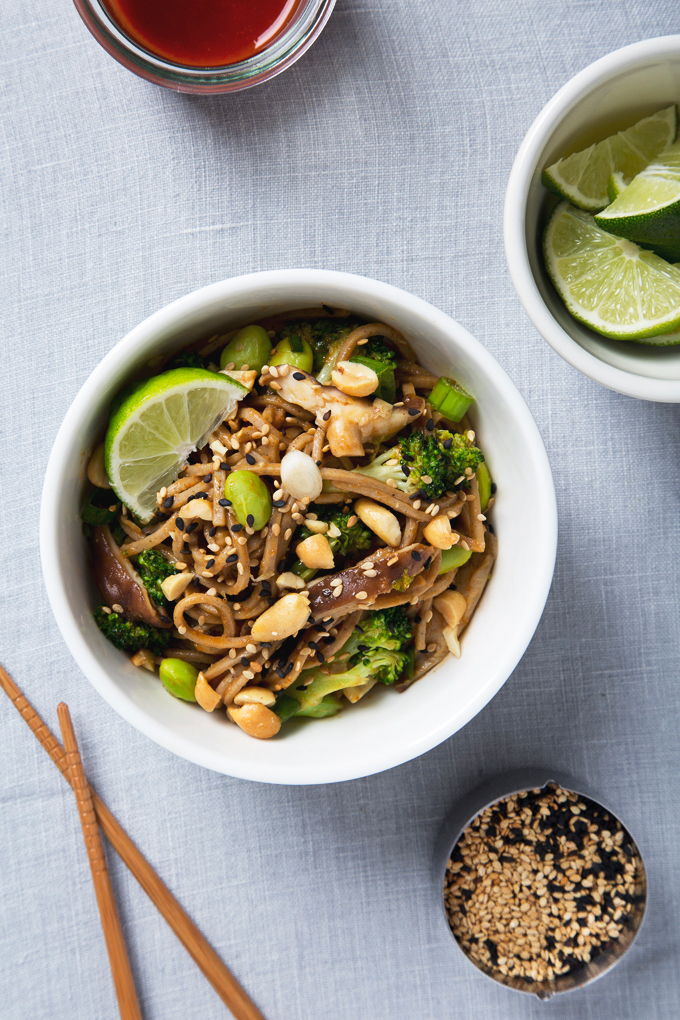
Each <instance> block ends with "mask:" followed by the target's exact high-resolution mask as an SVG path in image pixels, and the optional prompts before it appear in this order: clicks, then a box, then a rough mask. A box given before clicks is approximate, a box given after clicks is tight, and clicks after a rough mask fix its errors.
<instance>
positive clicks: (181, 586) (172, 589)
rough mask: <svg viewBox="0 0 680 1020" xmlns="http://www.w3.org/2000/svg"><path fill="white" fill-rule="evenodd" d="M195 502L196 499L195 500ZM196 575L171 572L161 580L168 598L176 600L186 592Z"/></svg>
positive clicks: (186, 572)
mask: <svg viewBox="0 0 680 1020" xmlns="http://www.w3.org/2000/svg"><path fill="white" fill-rule="evenodd" d="M194 502H195V500H194ZM195 576H196V575H195V574H194V573H193V572H192V571H190V570H189V571H187V570H185V571H183V572H182V573H181V574H171V575H170V577H166V578H165V580H164V581H161V588H162V589H163V594H164V595H165V597H166V599H168V600H169V601H170V602H174V601H175V599H178V598H179V597H180V595H182V594H184V592H185V591H186V590H187V588H188V587H189V585H190V584H191V582H192V581H193V579H194V577H195Z"/></svg>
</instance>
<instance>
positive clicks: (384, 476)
mask: <svg viewBox="0 0 680 1020" xmlns="http://www.w3.org/2000/svg"><path fill="white" fill-rule="evenodd" d="M483 460H484V454H483V453H482V451H481V450H480V449H478V448H477V447H476V446H475V445H474V444H473V443H472V442H471V441H470V440H469V439H468V437H467V435H465V434H464V433H458V432H455V433H454V432H447V431H445V430H443V429H434V430H433V431H432V432H412V433H411V435H410V436H405V437H404V438H403V439H401V440H400V442H399V445H398V446H393V447H391V449H389V450H387V451H386V452H385V453H381V454H380V455H379V456H377V457H375V458H374V459H373V460H372V461H371V462H370V464H367V465H366V466H365V467H359V468H354V470H355V471H357V472H359V473H360V474H362V475H368V477H369V478H376V479H377V480H378V481H381V482H387V481H388V480H389V479H392V480H393V481H394V482H395V483H396V486H397V488H398V489H401V490H402V492H407V493H409V494H413V493H416V492H421V493H422V494H423V498H424V499H430V500H433V499H439V497H440V496H441V495H442V493H444V492H445V491H446V490H447V489H449V490H451V489H455V488H456V487H457V485H461V484H463V483H461V482H459V481H458V480H459V479H460V478H461V476H463V477H465V471H466V469H467V468H470V470H471V471H473V472H474V471H476V470H477V468H478V467H479V465H480V464H481V463H482V462H483ZM424 478H427V479H429V481H423V479H424Z"/></svg>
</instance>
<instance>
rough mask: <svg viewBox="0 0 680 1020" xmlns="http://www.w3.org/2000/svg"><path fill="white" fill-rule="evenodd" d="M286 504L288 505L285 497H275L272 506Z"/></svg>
mask: <svg viewBox="0 0 680 1020" xmlns="http://www.w3.org/2000/svg"><path fill="white" fill-rule="evenodd" d="M285 505H286V501H285V499H273V500H272V506H275V507H277V508H278V507H280V506H285Z"/></svg>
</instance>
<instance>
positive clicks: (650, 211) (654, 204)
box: [595, 142, 680, 261]
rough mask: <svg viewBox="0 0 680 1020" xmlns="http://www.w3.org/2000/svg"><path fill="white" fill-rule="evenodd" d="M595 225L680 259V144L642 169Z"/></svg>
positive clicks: (659, 253) (662, 254)
mask: <svg viewBox="0 0 680 1020" xmlns="http://www.w3.org/2000/svg"><path fill="white" fill-rule="evenodd" d="M595 219H596V222H597V223H598V224H599V225H600V226H601V227H602V228H603V229H604V230H611V232H612V233H613V234H618V235H619V236H620V237H627V238H629V239H630V240H631V241H636V242H637V243H638V244H648V245H650V246H651V247H652V248H654V250H655V251H656V253H657V254H658V255H661V257H662V258H665V259H670V260H671V261H675V260H677V259H680V142H676V143H675V145H671V146H670V147H669V148H668V149H666V151H665V152H663V153H662V154H661V155H660V156H659V157H658V158H657V159H656V161H655V162H654V163H650V164H649V166H648V167H646V168H645V169H644V170H642V171H641V172H640V173H639V174H638V175H637V177H636V178H635V179H634V180H633V181H632V182H631V183H630V184H629V185H628V187H627V188H626V189H625V191H623V192H622V193H621V194H620V195H619V197H618V198H617V199H616V200H615V201H614V202H612V204H611V205H610V206H608V208H607V209H605V210H603V212H601V213H600V214H599V215H598V216H596V217H595Z"/></svg>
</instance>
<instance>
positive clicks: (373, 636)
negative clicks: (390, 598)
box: [342, 606, 411, 663]
mask: <svg viewBox="0 0 680 1020" xmlns="http://www.w3.org/2000/svg"><path fill="white" fill-rule="evenodd" d="M410 640H411V621H410V620H409V618H408V616H407V615H406V613H405V611H404V609H403V607H402V606H393V607H392V609H376V610H374V611H371V610H369V611H368V612H367V613H366V615H365V616H364V617H363V618H362V620H361V623H360V624H358V625H357V627H356V628H355V630H354V632H353V633H352V634H351V635H350V637H349V639H348V640H347V641H346V642H345V644H344V645H343V647H342V654H343V655H345V654H346V653H347V652H349V654H350V660H351V661H352V662H353V663H354V662H355V661H356V660H355V659H354V658H353V656H357V655H358V656H359V658H361V656H362V655H363V654H368V653H370V652H371V650H372V649H381V650H384V649H387V650H388V651H392V652H402V651H403V650H404V648H405V647H406V645H407V644H408V643H409V641H410Z"/></svg>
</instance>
